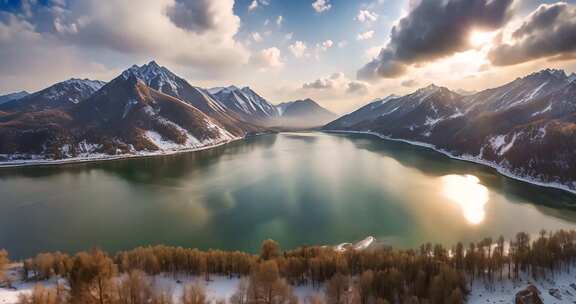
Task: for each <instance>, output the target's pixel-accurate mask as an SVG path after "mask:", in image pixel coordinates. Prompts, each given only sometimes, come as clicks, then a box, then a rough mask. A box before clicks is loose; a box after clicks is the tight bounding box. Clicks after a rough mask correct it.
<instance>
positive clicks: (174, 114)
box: [0, 75, 239, 161]
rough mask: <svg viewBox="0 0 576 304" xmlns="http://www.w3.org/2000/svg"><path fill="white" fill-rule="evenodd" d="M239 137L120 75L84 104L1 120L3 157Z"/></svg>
mask: <svg viewBox="0 0 576 304" xmlns="http://www.w3.org/2000/svg"><path fill="white" fill-rule="evenodd" d="M236 138H239V137H238V136H235V135H233V134H232V133H230V132H228V131H227V130H226V129H225V128H224V127H223V126H222V125H221V124H220V123H219V122H218V121H216V120H214V119H212V118H210V117H209V116H207V115H205V114H204V113H202V112H201V111H200V110H198V109H196V108H195V107H193V106H191V105H190V104H188V103H186V102H184V101H182V100H179V99H177V98H174V97H171V96H168V95H166V94H164V93H161V92H158V91H156V90H154V89H151V88H150V87H148V86H147V85H146V84H145V83H144V82H142V81H141V80H140V79H138V78H136V77H135V76H133V75H131V76H129V77H125V75H121V76H119V77H117V78H116V79H114V80H112V81H111V82H110V83H108V84H107V85H105V86H104V87H102V88H101V89H100V90H99V91H98V92H96V93H94V94H93V95H92V96H91V97H90V98H88V99H87V100H85V101H83V102H82V103H80V104H77V105H74V106H72V107H69V108H56V109H47V110H41V111H28V112H20V113H18V114H16V115H13V116H11V117H8V118H7V117H4V118H0V154H1V155H2V157H0V158H3V159H4V161H13V160H18V159H25V160H26V159H27V160H30V159H65V158H73V157H83V158H95V157H109V156H113V155H138V154H144V155H145V154H153V153H160V152H172V151H178V150H191V149H198V148H202V147H206V146H213V145H218V144H221V143H226V142H229V141H231V140H234V139H236Z"/></svg>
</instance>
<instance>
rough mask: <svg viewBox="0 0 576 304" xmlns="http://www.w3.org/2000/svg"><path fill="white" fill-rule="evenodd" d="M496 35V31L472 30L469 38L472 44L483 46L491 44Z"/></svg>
mask: <svg viewBox="0 0 576 304" xmlns="http://www.w3.org/2000/svg"><path fill="white" fill-rule="evenodd" d="M494 36H496V32H483V31H472V32H470V36H469V38H468V39H469V41H470V44H471V45H472V46H475V47H483V46H485V45H488V44H491V43H492V40H493V39H494Z"/></svg>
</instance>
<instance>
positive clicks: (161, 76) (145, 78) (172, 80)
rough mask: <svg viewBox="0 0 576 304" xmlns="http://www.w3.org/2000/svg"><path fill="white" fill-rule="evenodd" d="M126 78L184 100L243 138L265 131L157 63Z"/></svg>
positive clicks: (130, 72)
mask: <svg viewBox="0 0 576 304" xmlns="http://www.w3.org/2000/svg"><path fill="white" fill-rule="evenodd" d="M121 76H122V77H123V78H124V79H127V78H129V77H130V76H134V77H136V78H137V79H140V80H141V81H142V82H144V83H145V84H146V85H147V86H149V87H150V88H152V89H154V90H157V91H159V92H162V93H164V94H167V95H169V96H172V97H175V98H178V99H180V100H183V101H184V102H186V103H188V104H190V105H192V106H193V107H195V108H196V109H198V110H200V111H202V112H203V113H204V114H206V115H208V116H209V117H211V118H213V119H215V120H217V121H219V122H220V123H221V124H222V125H223V126H224V127H225V128H226V129H227V130H228V131H229V132H231V133H233V134H236V135H239V136H244V135H245V134H247V133H250V132H261V131H262V128H261V127H259V126H255V125H253V124H251V122H250V121H245V120H243V119H242V118H241V117H239V116H238V115H237V113H235V112H234V111H232V110H231V109H229V108H227V107H226V106H225V105H223V104H222V103H221V102H220V101H218V100H217V99H216V98H214V96H212V95H211V94H210V93H209V92H208V91H207V90H205V89H202V88H199V87H195V86H193V85H191V84H190V83H188V81H186V80H185V79H184V78H181V77H179V76H177V75H176V74H174V73H173V72H171V71H170V70H168V69H167V68H166V67H163V66H160V65H159V64H157V63H156V62H155V61H151V62H149V63H148V64H145V65H142V66H137V65H134V66H132V67H131V68H129V69H127V70H126V71H124V72H123V73H122V75H121Z"/></svg>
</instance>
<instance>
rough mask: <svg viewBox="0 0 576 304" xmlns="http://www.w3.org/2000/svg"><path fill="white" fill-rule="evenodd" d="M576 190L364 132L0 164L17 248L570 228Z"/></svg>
mask: <svg viewBox="0 0 576 304" xmlns="http://www.w3.org/2000/svg"><path fill="white" fill-rule="evenodd" d="M575 204H576V196H574V195H571V194H567V193H565V192H562V191H558V190H551V189H547V188H542V187H537V186H532V185H529V184H525V183H522V182H518V181H514V180H511V179H508V178H505V177H502V176H500V175H497V174H495V173H494V171H493V170H491V169H487V168H484V167H482V166H478V165H474V164H470V163H464V162H460V161H455V160H450V159H448V158H446V157H444V156H442V155H440V154H438V153H435V152H433V151H429V150H426V149H422V148H418V147H413V146H410V145H407V144H402V143H395V142H387V141H382V140H379V139H376V138H374V137H370V136H364V135H329V134H322V133H283V134H279V135H267V136H261V137H256V138H251V139H248V140H246V141H242V142H236V143H233V144H230V145H227V146H223V147H220V148H216V149H213V150H209V151H202V152H198V153H186V154H180V155H174V156H166V157H157V158H145V159H132V160H123V161H110V162H101V163H91V164H76V165H66V166H60V167H28V168H12V169H0V248H2V247H3V248H7V249H8V250H9V251H10V252H11V254H12V256H13V257H16V258H19V257H26V256H30V255H33V254H35V253H38V252H40V251H55V250H63V251H68V252H74V251H78V250H82V249H88V248H90V247H93V246H99V247H101V248H104V249H107V250H110V251H115V250H119V249H125V248H133V247H135V246H139V245H148V244H161V243H162V244H170V245H182V246H188V247H198V248H202V249H208V248H221V249H240V250H246V251H251V252H254V251H256V250H257V248H258V246H259V244H260V242H261V241H262V240H263V239H266V238H273V239H275V240H277V241H279V242H280V244H281V245H282V246H283V247H284V248H293V247H295V246H299V245H304V244H338V243H341V242H348V241H355V240H359V239H362V238H364V237H366V236H368V235H373V236H375V237H376V238H377V239H378V240H381V241H384V242H386V243H390V244H393V245H397V246H402V247H412V246H418V245H419V244H421V243H423V242H427V241H431V242H440V243H444V244H453V243H455V242H457V241H471V240H478V239H480V238H483V237H485V236H493V237H497V236H498V235H500V234H503V235H504V236H506V237H511V236H513V235H515V234H516V233H517V232H518V231H526V232H530V233H536V232H538V231H539V230H540V229H547V230H555V229H560V228H576V212H574V211H572V210H573V209H572V208H571V207H570V206H571V205H575Z"/></svg>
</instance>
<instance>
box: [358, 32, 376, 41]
mask: <svg viewBox="0 0 576 304" xmlns="http://www.w3.org/2000/svg"><path fill="white" fill-rule="evenodd" d="M372 37H374V31H366V32H364V33H360V34H358V36H356V40H368V39H372Z"/></svg>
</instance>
